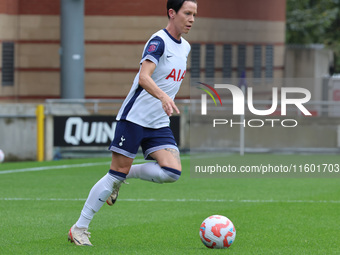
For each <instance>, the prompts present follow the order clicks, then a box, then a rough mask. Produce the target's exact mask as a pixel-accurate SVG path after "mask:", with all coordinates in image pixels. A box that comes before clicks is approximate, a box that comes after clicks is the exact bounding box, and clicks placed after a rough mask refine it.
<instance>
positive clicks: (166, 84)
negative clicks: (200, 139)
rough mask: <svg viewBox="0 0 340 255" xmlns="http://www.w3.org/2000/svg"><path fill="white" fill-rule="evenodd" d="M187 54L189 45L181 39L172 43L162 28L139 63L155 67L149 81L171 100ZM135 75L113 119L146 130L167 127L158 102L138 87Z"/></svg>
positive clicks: (146, 46) (150, 40)
mask: <svg viewBox="0 0 340 255" xmlns="http://www.w3.org/2000/svg"><path fill="white" fill-rule="evenodd" d="M189 52H190V44H189V43H188V42H187V41H186V40H185V39H184V38H181V39H180V40H176V39H175V38H173V37H172V36H171V35H170V34H169V32H168V31H167V30H166V29H163V30H160V31H158V32H157V33H155V34H153V35H152V36H151V38H150V39H149V41H148V42H147V43H146V45H145V47H144V53H143V56H142V60H141V61H140V64H142V62H143V61H145V60H150V61H152V62H153V63H155V64H156V69H155V71H154V72H153V74H152V76H151V78H152V79H153V80H154V81H155V83H156V84H157V86H158V87H159V88H160V89H161V90H163V91H164V92H165V93H167V94H168V96H169V97H170V98H172V99H174V98H175V96H176V94H177V92H178V90H179V88H180V86H181V83H182V80H183V78H184V76H185V74H186V66H187V58H188V55H189ZM139 72H140V70H139ZM139 72H138V74H137V75H136V77H135V79H134V81H133V84H132V87H131V90H130V92H129V94H128V95H127V97H126V98H125V100H124V102H123V105H122V107H121V108H120V110H119V113H118V115H117V120H128V121H131V122H134V123H136V124H138V125H141V126H143V127H148V128H161V127H166V126H169V122H170V121H169V117H168V116H167V115H166V113H165V111H164V110H163V108H162V103H161V101H160V100H159V99H157V98H155V97H153V96H152V95H151V94H149V93H148V92H147V91H146V90H144V89H143V88H142V87H141V86H140V85H139V84H138V80H139Z"/></svg>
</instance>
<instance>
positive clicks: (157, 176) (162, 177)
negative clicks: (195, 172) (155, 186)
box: [126, 162, 181, 183]
mask: <svg viewBox="0 0 340 255" xmlns="http://www.w3.org/2000/svg"><path fill="white" fill-rule="evenodd" d="M180 175H181V171H178V170H176V169H173V168H170V167H160V165H158V163H155V162H153V163H145V164H139V165H133V166H131V168H130V171H129V174H128V175H127V176H126V179H130V178H137V179H141V180H145V181H151V182H157V183H168V182H175V181H177V180H178V179H179V177H180Z"/></svg>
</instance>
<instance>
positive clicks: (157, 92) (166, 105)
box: [138, 60, 179, 116]
mask: <svg viewBox="0 0 340 255" xmlns="http://www.w3.org/2000/svg"><path fill="white" fill-rule="evenodd" d="M155 68H156V64H155V63H153V62H152V61H150V60H144V61H143V63H142V66H141V70H140V73H139V81H138V82H139V85H140V86H141V87H142V88H143V89H145V90H146V91H147V92H148V93H150V94H151V95H152V96H154V97H155V98H158V99H159V100H160V101H161V102H162V107H163V110H164V111H165V113H166V114H167V115H168V116H171V115H172V113H173V111H174V110H175V111H176V112H177V113H179V110H178V108H177V106H176V104H175V102H174V101H173V100H172V99H171V98H170V97H169V96H168V95H167V94H166V93H165V92H164V91H163V90H161V89H160V88H159V87H158V86H157V84H156V83H155V82H154V80H153V79H152V78H151V75H152V74H153V72H154V71H155Z"/></svg>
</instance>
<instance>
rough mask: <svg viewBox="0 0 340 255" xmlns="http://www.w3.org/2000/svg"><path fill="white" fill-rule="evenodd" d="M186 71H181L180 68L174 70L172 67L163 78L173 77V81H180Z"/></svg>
mask: <svg viewBox="0 0 340 255" xmlns="http://www.w3.org/2000/svg"><path fill="white" fill-rule="evenodd" d="M186 72H187V71H186V70H184V71H183V72H182V70H181V69H179V70H178V71H176V69H175V68H174V69H172V70H171V72H170V74H169V75H168V76H167V77H166V78H165V79H167V80H169V79H173V80H174V81H182V80H183V79H184V76H185V74H186Z"/></svg>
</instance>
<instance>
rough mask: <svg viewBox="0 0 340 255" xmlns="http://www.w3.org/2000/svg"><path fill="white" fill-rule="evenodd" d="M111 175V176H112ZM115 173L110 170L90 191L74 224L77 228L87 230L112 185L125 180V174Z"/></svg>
mask: <svg viewBox="0 0 340 255" xmlns="http://www.w3.org/2000/svg"><path fill="white" fill-rule="evenodd" d="M112 173H113V174H112ZM115 173H117V172H115V171H112V170H110V171H109V173H107V174H106V175H105V176H104V177H103V178H101V179H100V180H99V181H98V182H97V183H96V184H95V185H94V186H93V187H92V189H91V191H90V193H89V196H88V197H87V200H86V202H85V205H84V207H83V210H82V211H81V214H80V217H79V219H78V221H77V222H76V226H77V227H78V228H88V227H89V224H90V222H91V220H92V218H93V216H94V214H95V213H96V212H98V211H99V209H100V208H101V207H102V206H103V205H104V203H105V202H106V199H108V197H109V196H110V195H111V193H112V191H113V184H114V183H117V184H118V185H119V184H120V183H121V182H122V181H123V180H124V179H125V178H124V177H123V176H125V174H122V173H119V175H118V176H116V175H115Z"/></svg>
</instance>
